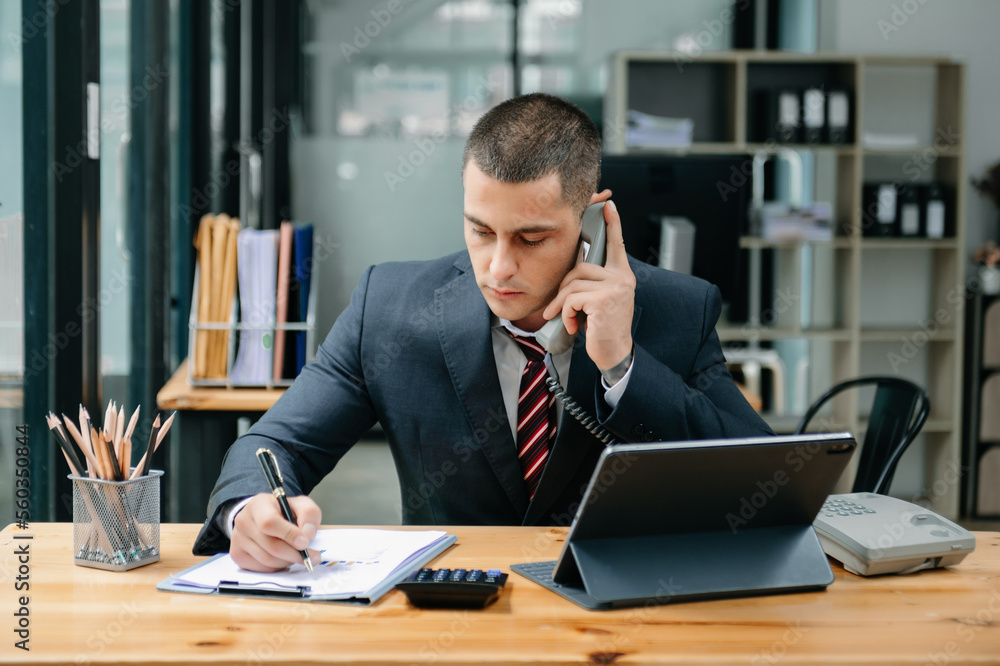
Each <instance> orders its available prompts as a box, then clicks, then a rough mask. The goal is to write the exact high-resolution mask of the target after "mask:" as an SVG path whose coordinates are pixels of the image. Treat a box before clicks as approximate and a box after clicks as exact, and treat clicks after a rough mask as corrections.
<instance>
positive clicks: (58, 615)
mask: <svg viewBox="0 0 1000 666" xmlns="http://www.w3.org/2000/svg"><path fill="white" fill-rule="evenodd" d="M198 528H199V526H198V525H185V524H164V525H162V532H161V546H162V556H161V560H160V561H159V562H158V563H156V564H152V565H149V566H145V567H141V568H139V569H134V570H132V571H128V572H121V573H119V572H108V571H102V570H98V569H90V568H85V567H80V566H76V565H74V564H73V559H72V552H71V550H72V525H70V524H65V523H37V524H34V525H31V526H30V529H29V530H27V531H18V530H16V529H14V527H13V526H8V527H7V528H5V529H4V530H3V531H2V532H0V544H2V545H0V552H2V555H0V581H2V583H0V589H2V590H3V592H2V593H0V617H2V618H5V620H0V635H3V636H6V637H7V638H6V640H5V643H4V645H3V646H2V648H0V655H2V658H0V662H2V663H17V664H35V663H46V664H55V663H60V664H163V663H183V664H196V663H197V664H243V665H246V664H271V663H276V664H316V663H327V662H337V663H351V664H398V663H405V664H434V663H448V664H451V663H489V664H525V663H536V662H552V663H573V664H579V663H596V664H608V663H615V664H646V663H649V664H654V663H655V664H661V663H671V664H853V665H859V664H945V663H947V664H984V663H1000V533H995V532H978V533H976V539H977V548H976V551H975V552H974V553H972V554H971V555H969V556H968V557H967V558H966V560H965V561H964V562H963V563H962V564H961V565H959V566H957V567H955V568H953V569H947V570H935V571H926V572H922V573H919V574H916V575H911V576H883V577H876V578H868V579H866V578H861V577H858V576H854V575H852V574H849V573H846V572H845V571H844V570H843V569H841V568H840V567H838V566H836V565H834V572H835V574H836V582H835V583H834V584H833V585H831V586H830V587H829V588H828V589H827V590H826V591H825V592H810V593H802V594H786V595H776V596H766V597H756V598H748V599H732V600H717V601H702V602H694V603H682V604H675V605H666V606H655V607H648V608H645V607H644V608H634V609H623V610H616V611H605V612H589V611H585V610H583V609H581V608H579V607H577V606H575V605H573V604H572V603H570V602H568V601H565V600H563V599H562V598H561V597H559V596H557V595H555V594H553V593H551V592H549V591H547V590H545V589H543V588H541V587H539V586H538V585H535V584H534V583H532V582H530V581H528V580H526V579H524V578H521V577H520V576H518V575H517V574H515V573H511V574H510V578H509V580H508V582H507V587H506V589H505V591H504V593H503V595H502V596H501V597H500V599H499V600H498V601H497V602H496V603H495V604H493V605H492V606H490V607H489V608H487V609H485V610H479V611H472V610H419V609H416V608H413V607H412V606H410V605H409V604H408V602H407V600H406V597H405V596H404V595H402V594H401V593H399V592H396V591H392V592H390V593H389V594H387V595H386V596H385V597H383V598H382V599H381V600H380V601H379V602H377V603H376V604H374V605H373V606H370V607H358V606H342V605H332V604H320V603H306V602H299V601H271V600H263V599H250V598H234V597H219V596H203V595H196V594H181V593H170V592H159V591H157V590H156V589H155V586H156V584H157V583H158V582H160V581H161V580H163V579H164V578H166V577H167V576H168V575H170V574H173V573H176V572H178V571H181V570H182V569H185V568H187V567H189V566H191V565H192V564H195V563H196V562H198V561H200V560H201V559H202V558H199V557H195V556H193V555H191V544H192V543H193V541H194V538H195V535H196V534H197V530H198ZM396 529H406V528H396ZM449 531H450V532H451V533H454V534H457V535H458V544H457V545H456V546H453V547H452V548H451V549H450V550H448V551H447V552H445V553H444V554H443V555H441V556H440V557H439V558H438V559H437V560H436V561H435V562H434V563H433V564H432V566H433V567H435V568H439V567H449V568H456V567H464V568H482V569H486V568H491V567H496V568H500V569H502V570H504V571H507V572H509V571H510V570H509V568H508V566H509V565H510V564H511V563H514V562H528V561H538V560H546V559H554V558H555V557H556V556H557V555H558V553H559V551H560V548H561V547H562V544H563V541H564V537H565V530H564V529H562V528H527V527H454V528H450V529H449ZM15 535H18V536H22V537H23V536H26V535H31V536H32V538H31V539H30V540H29V539H15V538H14V536H15ZM25 543H27V544H29V546H28V548H29V552H30V557H29V564H28V566H29V573H28V576H29V580H28V582H29V584H30V590H28V591H27V592H17V591H15V589H14V585H15V583H16V578H17V576H18V575H20V574H19V573H18V571H19V567H20V566H21V565H20V563H19V562H18V556H17V555H15V548H16V547H17V546H19V545H23V544H25ZM19 595H27V596H29V597H30V601H29V604H28V608H29V610H30V643H29V645H30V647H31V650H30V652H24V651H22V650H19V649H16V648H15V647H14V642H15V641H16V640H18V639H17V637H16V635H15V634H14V633H13V630H14V629H15V626H16V621H17V619H16V618H15V617H14V615H13V613H14V612H15V611H16V610H17V609H18V607H19V601H18V596H19ZM4 622H6V625H7V626H3V623H4Z"/></svg>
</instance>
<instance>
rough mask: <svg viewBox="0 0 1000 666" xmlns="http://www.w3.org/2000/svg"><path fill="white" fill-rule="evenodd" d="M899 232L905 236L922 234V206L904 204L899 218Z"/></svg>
mask: <svg viewBox="0 0 1000 666" xmlns="http://www.w3.org/2000/svg"><path fill="white" fill-rule="evenodd" d="M899 230H900V232H902V234H903V235H904V236H916V235H917V234H919V233H920V206H918V205H917V204H904V205H903V211H902V214H901V215H900V216H899Z"/></svg>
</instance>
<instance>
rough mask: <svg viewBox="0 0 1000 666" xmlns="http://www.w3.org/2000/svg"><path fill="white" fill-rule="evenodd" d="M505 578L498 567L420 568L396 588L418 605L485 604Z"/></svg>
mask: <svg viewBox="0 0 1000 666" xmlns="http://www.w3.org/2000/svg"><path fill="white" fill-rule="evenodd" d="M506 582H507V574H505V573H501V572H500V570H499V569H487V570H486V571H483V570H482V569H420V570H419V571H415V572H414V573H413V574H411V575H410V576H409V577H408V578H407V579H406V580H404V581H403V582H401V583H397V584H396V589H397V590H400V591H401V592H403V593H404V594H406V597H407V598H408V599H409V600H410V603H411V604H413V605H414V606H417V607H419V608H486V607H487V606H489V605H490V604H491V603H493V602H494V601H496V600H497V599H499V598H500V593H501V592H503V587H504V584H505V583H506Z"/></svg>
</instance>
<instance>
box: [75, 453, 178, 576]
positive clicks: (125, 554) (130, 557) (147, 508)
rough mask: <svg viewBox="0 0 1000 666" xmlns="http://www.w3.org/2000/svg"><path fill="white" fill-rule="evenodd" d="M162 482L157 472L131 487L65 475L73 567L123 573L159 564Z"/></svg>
mask: <svg viewBox="0 0 1000 666" xmlns="http://www.w3.org/2000/svg"><path fill="white" fill-rule="evenodd" d="M161 476H163V471H162V470H158V469H154V470H149V474H148V475H146V476H140V477H139V478H136V479H134V480H131V481H104V480H101V479H88V478H81V477H78V476H72V475H70V477H69V478H70V479H72V481H73V562H74V564H79V565H80V566H84V567H94V568H97V569H107V570H108V571H128V570H129V569H135V568H136V567H141V566H143V565H146V564H152V563H153V562H157V561H159V559H160V477H161Z"/></svg>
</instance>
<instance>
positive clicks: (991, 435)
mask: <svg viewBox="0 0 1000 666" xmlns="http://www.w3.org/2000/svg"><path fill="white" fill-rule="evenodd" d="M967 296H968V299H969V307H968V310H967V322H966V323H967V328H966V342H967V345H968V349H967V351H968V353H967V354H966V361H967V363H968V366H967V368H966V374H965V378H966V388H965V394H966V400H965V419H966V423H968V427H967V428H966V430H965V450H964V452H963V455H962V465H963V467H964V468H965V469H967V470H968V473H967V475H966V477H965V483H964V484H963V495H962V503H963V506H962V509H963V511H962V512H963V513H964V514H965V515H967V516H971V517H976V518H987V517H989V518H996V517H998V516H1000V488H997V484H996V482H995V481H993V482H991V480H995V479H996V478H997V477H998V475H1000V415H998V414H997V411H996V404H997V402H998V400H1000V390H998V389H1000V296H995V295H985V294H983V293H982V291H973V290H972V289H970V290H969V293H968V294H967Z"/></svg>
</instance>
